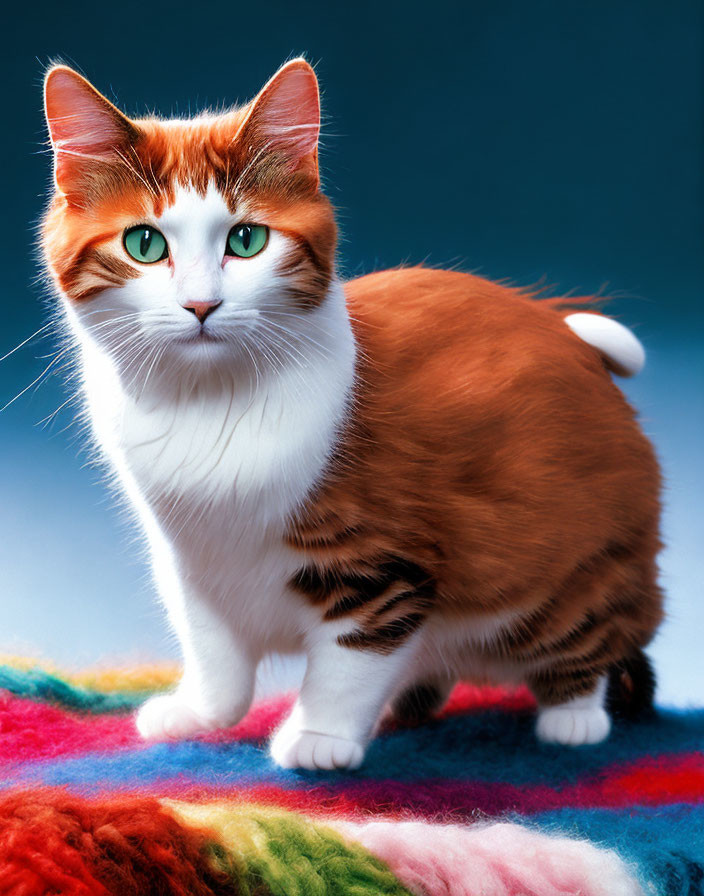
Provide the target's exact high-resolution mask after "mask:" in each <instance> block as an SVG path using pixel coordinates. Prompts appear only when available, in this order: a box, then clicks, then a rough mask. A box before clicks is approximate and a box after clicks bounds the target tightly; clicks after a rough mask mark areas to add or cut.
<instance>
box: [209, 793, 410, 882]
mask: <svg viewBox="0 0 704 896" xmlns="http://www.w3.org/2000/svg"><path fill="white" fill-rule="evenodd" d="M247 815H248V819H247V821H246V822H245V823H244V825H243V824H242V822H243V821H244V819H243V818H242V817H240V819H239V822H238V821H234V824H233V827H234V830H233V829H232V828H230V829H229V830H228V828H229V826H228V825H226V826H225V832H224V833H225V834H226V836H225V837H224V842H223V843H218V844H213V845H212V846H211V849H212V859H213V862H214V864H215V865H216V866H217V867H218V868H219V869H220V870H222V871H224V872H225V873H226V874H227V875H228V876H229V877H230V879H231V880H232V882H233V884H234V890H235V892H236V893H237V894H238V896H412V894H411V892H410V891H409V890H407V889H406V888H405V887H404V886H403V884H402V883H401V882H400V881H399V880H398V878H397V877H396V875H395V874H394V873H393V872H392V871H391V870H390V869H389V867H388V866H387V865H386V864H385V863H384V862H382V861H381V860H380V859H378V858H377V857H376V856H374V855H372V853H370V852H368V851H367V850H366V849H365V848H364V847H363V846H361V845H360V844H356V843H352V842H346V841H345V840H344V839H343V838H342V837H341V836H340V835H339V834H338V833H337V832H336V831H333V830H331V829H329V828H326V827H324V826H322V825H321V826H319V825H317V824H313V823H311V822H310V821H308V820H307V819H306V818H304V817H302V816H296V815H293V814H291V815H286V816H281V817H271V816H268V815H264V814H262V815H259V814H257V813H256V811H252V810H250V811H249V812H247ZM243 827H246V828H248V830H246V831H245V830H243Z"/></svg>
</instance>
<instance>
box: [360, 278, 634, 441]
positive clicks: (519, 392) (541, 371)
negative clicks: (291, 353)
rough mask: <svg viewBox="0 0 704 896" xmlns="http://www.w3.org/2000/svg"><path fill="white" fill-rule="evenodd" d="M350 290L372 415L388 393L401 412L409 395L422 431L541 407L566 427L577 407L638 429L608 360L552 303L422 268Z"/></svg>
mask: <svg viewBox="0 0 704 896" xmlns="http://www.w3.org/2000/svg"><path fill="white" fill-rule="evenodd" d="M345 291H346V295H347V303H348V308H349V312H350V315H351V318H352V324H353V328H354V331H355V336H356V339H357V342H358V345H359V349H360V353H359V354H360V362H359V369H360V381H361V389H362V390H363V391H364V392H365V393H366V396H367V398H368V400H369V402H370V404H369V407H370V409H371V408H372V407H373V405H374V404H375V402H376V401H377V400H394V399H393V397H392V396H395V400H396V401H397V402H398V403H399V405H401V404H403V402H404V393H408V395H409V396H410V395H411V394H412V397H413V404H414V407H415V408H416V410H417V411H418V412H419V413H418V415H417V417H418V418H419V416H423V417H424V420H423V423H422V425H423V426H427V425H428V423H429V422H430V421H431V420H432V419H434V418H436V417H438V416H442V417H444V418H445V419H446V422H448V423H449V422H450V418H448V417H447V414H448V412H452V411H453V410H456V411H458V412H460V411H463V412H464V414H460V416H459V417H458V418H456V423H457V426H458V428H459V429H466V422H467V419H468V418H467V416H466V414H467V413H471V412H472V411H476V412H477V413H480V412H481V413H482V414H483V415H484V419H485V420H486V419H487V415H488V416H489V417H494V416H496V415H497V414H498V415H501V416H505V417H507V418H510V419H513V420H514V421H516V422H520V421H521V420H523V421H524V423H528V422H529V421H528V420H527V419H526V412H527V411H528V410H532V411H533V412H534V413H538V412H539V411H540V410H542V412H544V413H545V414H546V415H547V417H549V418H550V421H552V422H553V423H554V424H555V425H556V426H557V427H558V428H559V429H563V428H564V426H563V424H565V423H568V422H570V417H571V411H574V410H576V409H579V413H580V414H581V415H584V414H587V416H588V417H589V418H591V417H592V416H593V415H595V414H596V415H597V416H598V417H599V419H600V420H601V421H602V427H603V426H604V424H605V423H607V421H609V420H610V418H612V419H611V420H610V423H609V425H612V426H616V427H617V428H618V426H619V425H620V424H622V425H625V426H627V427H632V425H633V413H632V411H631V409H630V407H629V406H628V405H627V403H626V402H625V399H624V398H623V395H622V393H621V392H620V390H619V389H618V387H617V386H616V385H615V384H614V382H613V380H612V378H611V375H610V373H609V369H608V367H609V365H608V363H607V359H605V357H604V356H603V354H600V352H599V350H598V349H596V348H594V347H593V346H592V345H589V344H588V343H587V342H585V341H584V340H583V339H581V338H580V337H579V336H578V335H577V334H576V333H575V332H573V330H572V329H571V328H570V327H569V326H568V325H567V323H566V321H565V318H566V317H567V315H568V314H569V311H568V310H563V309H562V308H561V307H560V305H559V304H557V301H556V300H547V301H546V300H541V299H539V298H535V297H534V296H532V295H531V294H530V293H528V292H525V291H523V290H520V289H517V288H514V287H510V286H507V285H505V284H502V283H494V282H492V281H490V280H485V279H483V278H481V277H477V276H474V275H472V274H465V273H461V272H457V271H442V270H433V269H429V268H423V267H415V268H399V269H394V270H390V271H383V272H380V273H375V274H371V275H368V276H365V277H361V278H359V279H357V280H353V281H350V282H349V283H348V284H347V285H346V289H345ZM568 304H569V300H565V305H568ZM572 310H574V309H572ZM365 385H367V386H368V388H366V389H365ZM589 409H591V411H589ZM558 411H559V412H561V413H558ZM550 421H548V420H541V421H540V426H541V427H544V426H545V424H546V423H547V422H550ZM408 422H409V423H411V422H412V419H411V420H409V421H408ZM533 422H535V420H534V421H533ZM572 422H574V421H572ZM582 422H583V423H587V422H588V420H586V419H585V418H584V417H583V416H582ZM607 428H608V427H607Z"/></svg>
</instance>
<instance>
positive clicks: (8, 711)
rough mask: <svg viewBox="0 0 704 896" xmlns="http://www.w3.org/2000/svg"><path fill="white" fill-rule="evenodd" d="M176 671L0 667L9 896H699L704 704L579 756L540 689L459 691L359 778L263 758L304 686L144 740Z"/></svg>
mask: <svg viewBox="0 0 704 896" xmlns="http://www.w3.org/2000/svg"><path fill="white" fill-rule="evenodd" d="M176 674H177V670H176V669H175V668H171V667H155V668H139V669H134V670H131V671H124V670H104V671H102V672H98V673H95V674H84V675H81V676H68V675H60V674H58V673H52V672H50V671H48V670H47V668H46V667H43V668H39V667H36V666H34V667H33V666H31V665H30V664H28V663H22V662H21V661H16V660H13V661H7V662H6V663H5V664H4V665H0V779H1V785H0V788H1V789H0V894H2V896H40V894H42V896H43V894H71V896H88V894H100V896H107V894H115V896H117V894H119V896H132V894H134V896H137V894H139V896H145V894H160V896H167V894H178V896H186V894H189V896H192V894H197V896H210V894H241V896H271V894H276V896H328V894H337V896H343V894H344V896H349V894H351V896H371V894H383V896H387V894H388V896H402V894H403V896H409V894H415V896H508V894H514V896H519V894H520V896H567V894H570V896H575V894H582V896H621V894H624V896H625V894H628V896H641V894H643V893H646V894H658V896H659V894H664V896H671V894H672V896H685V894H686V896H690V894H691V896H694V894H702V893H704V753H703V752H702V751H703V749H704V711H703V710H691V711H673V710H664V709H661V710H659V711H658V712H657V713H656V714H655V715H654V716H653V717H652V718H651V719H648V720H647V721H643V722H639V723H634V724H628V723H625V722H620V723H619V724H616V725H615V726H614V731H613V733H612V735H611V736H610V738H609V739H608V740H607V741H606V742H605V743H604V744H601V745H599V746H596V747H584V748H578V749H567V748H563V747H556V746H548V745H541V744H539V743H538V742H537V741H536V740H535V738H534V736H533V733H532V725H533V718H532V709H533V705H532V698H531V696H530V695H529V694H528V692H527V691H524V690H506V689H500V688H481V689H480V688H476V687H471V686H468V685H462V686H459V687H458V688H457V689H456V690H455V692H454V694H453V695H452V697H451V699H450V702H449V704H448V705H447V707H446V708H445V710H444V711H443V713H442V715H441V716H440V717H439V718H438V719H437V720H435V721H433V722H431V723H429V724H425V725H423V726H420V727H417V728H406V729H402V728H399V727H394V726H393V725H388V726H387V727H385V728H384V729H383V730H382V731H381V733H380V734H379V736H378V737H377V739H376V740H375V742H374V743H373V744H372V746H371V748H370V750H369V754H368V758H367V759H366V761H365V763H364V765H363V767H362V768H361V769H359V770H358V771H355V772H346V773H341V772H336V773H320V772H317V773H313V772H296V771H282V770H281V769H279V768H277V767H276V766H275V765H274V764H273V763H272V761H271V760H270V759H269V757H268V754H267V750H266V742H267V739H268V736H269V735H270V733H271V731H272V730H273V729H274V728H275V727H276V725H277V724H278V723H279V722H280V721H281V720H282V717H283V716H284V714H285V712H286V710H287V708H288V707H289V705H290V702H291V696H290V695H287V696H281V697H278V698H276V699H271V700H267V701H264V702H261V703H259V704H257V705H256V706H255V707H254V708H253V709H252V711H251V712H250V713H249V715H248V716H247V717H246V719H244V721H243V722H241V723H240V724H239V725H237V726H235V727H234V728H232V729H230V730H228V731H223V732H218V733H216V734H213V735H209V736H204V737H201V738H198V739H197V740H192V741H188V742H170V743H165V744H145V743H143V742H141V741H140V740H139V738H138V737H137V734H136V732H135V729H134V721H133V711H134V709H135V707H136V706H137V705H138V704H139V703H140V702H141V701H142V700H143V699H144V698H145V697H146V696H147V695H149V694H151V693H154V692H155V691H158V690H162V689H164V688H167V687H169V686H170V685H171V684H172V683H173V681H174V679H175V677H176Z"/></svg>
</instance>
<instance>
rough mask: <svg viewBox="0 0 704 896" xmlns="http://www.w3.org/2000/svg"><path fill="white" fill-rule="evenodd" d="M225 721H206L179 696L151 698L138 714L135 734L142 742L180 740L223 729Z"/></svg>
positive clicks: (166, 695)
mask: <svg viewBox="0 0 704 896" xmlns="http://www.w3.org/2000/svg"><path fill="white" fill-rule="evenodd" d="M227 724H228V720H222V721H220V720H218V719H212V718H205V717H203V716H202V715H200V714H199V713H197V712H196V711H195V710H194V709H193V708H192V707H191V706H190V705H189V704H188V702H187V701H186V700H185V699H184V698H183V697H182V696H181V695H180V694H179V693H178V692H175V693H173V694H162V695H160V696H158V697H152V698H150V699H149V700H147V702H146V703H145V704H144V705H143V706H142V707H141V708H140V710H139V711H138V713H137V718H136V725H137V731H139V733H140V734H141V736H142V737H143V738H144V739H145V740H181V739H186V738H189V737H195V735H197V734H203V733H204V732H206V731H213V730H214V729H216V728H221V727H226V725H227Z"/></svg>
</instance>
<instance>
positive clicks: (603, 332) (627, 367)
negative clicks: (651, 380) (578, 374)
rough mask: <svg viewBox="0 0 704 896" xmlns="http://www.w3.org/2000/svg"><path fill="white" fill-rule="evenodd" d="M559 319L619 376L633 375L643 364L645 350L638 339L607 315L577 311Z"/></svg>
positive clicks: (639, 370) (638, 371)
mask: <svg viewBox="0 0 704 896" xmlns="http://www.w3.org/2000/svg"><path fill="white" fill-rule="evenodd" d="M563 320H564V321H565V323H566V324H567V326H568V327H569V328H570V330H572V331H573V332H574V333H576V334H577V336H579V338H580V339H582V340H584V342H587V343H588V344H589V345H593V346H594V348H595V349H596V350H597V351H598V352H599V354H600V355H601V356H602V358H603V359H604V361H605V362H606V365H607V367H608V368H609V369H610V370H612V371H613V372H614V373H617V374H618V375H619V376H635V375H636V374H637V373H640V372H641V370H642V369H643V365H644V364H645V349H644V348H643V346H642V344H641V343H640V340H638V339H637V338H636V336H635V335H634V334H633V333H632V332H631V331H630V330H629V329H628V327H624V325H623V324H620V323H619V322H618V321H617V320H613V318H611V317H605V316H604V315H603V314H596V313H592V312H588V311H577V312H575V313H574V314H568V315H566V316H565V317H564V318H563Z"/></svg>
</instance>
